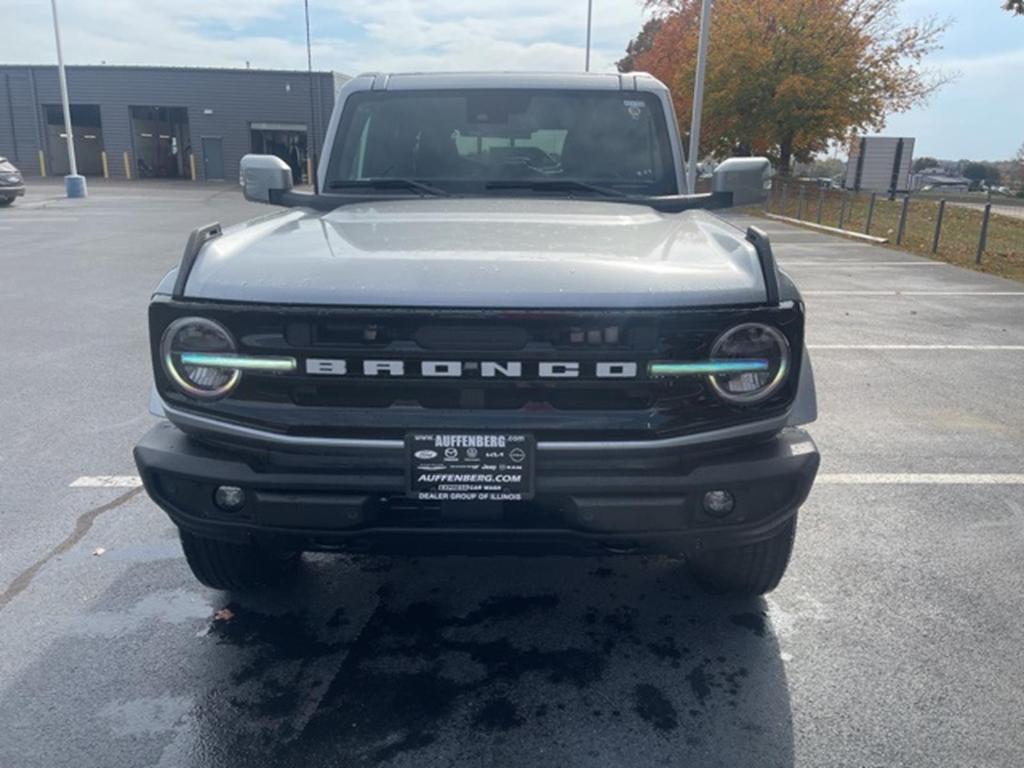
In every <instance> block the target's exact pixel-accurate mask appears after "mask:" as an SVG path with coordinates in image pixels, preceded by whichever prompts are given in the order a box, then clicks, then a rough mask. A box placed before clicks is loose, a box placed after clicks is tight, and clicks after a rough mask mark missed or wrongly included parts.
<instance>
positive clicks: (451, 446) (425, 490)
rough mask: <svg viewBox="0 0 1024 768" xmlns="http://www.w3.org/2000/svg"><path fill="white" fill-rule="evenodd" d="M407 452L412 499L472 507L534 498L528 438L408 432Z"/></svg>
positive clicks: (530, 445)
mask: <svg viewBox="0 0 1024 768" xmlns="http://www.w3.org/2000/svg"><path fill="white" fill-rule="evenodd" d="M405 447H406V455H407V456H408V467H409V483H408V486H409V495H410V496H412V497H413V498H416V499H419V500H421V501H467V502H474V501H523V500H524V499H529V498H532V497H533V466H534V461H533V459H534V442H533V437H532V436H531V435H524V434H518V433H512V434H510V433H501V432H486V433H471V432H412V433H409V434H408V435H406V437H405Z"/></svg>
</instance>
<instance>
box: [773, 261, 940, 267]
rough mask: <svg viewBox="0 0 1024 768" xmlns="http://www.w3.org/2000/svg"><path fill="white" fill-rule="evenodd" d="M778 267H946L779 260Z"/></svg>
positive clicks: (913, 263)
mask: <svg viewBox="0 0 1024 768" xmlns="http://www.w3.org/2000/svg"><path fill="white" fill-rule="evenodd" d="M779 266H781V267H783V268H786V267H858V268H868V269H874V268H876V267H948V266H949V264H946V263H945V262H942V261H877V260H876V261H852V260H851V261H847V260H845V259H833V260H832V261H797V260H796V259H779Z"/></svg>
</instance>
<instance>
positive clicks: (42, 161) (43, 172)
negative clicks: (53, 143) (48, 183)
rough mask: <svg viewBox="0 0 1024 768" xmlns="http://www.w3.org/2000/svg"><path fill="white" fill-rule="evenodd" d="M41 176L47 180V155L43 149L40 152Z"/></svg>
mask: <svg viewBox="0 0 1024 768" xmlns="http://www.w3.org/2000/svg"><path fill="white" fill-rule="evenodd" d="M39 175H40V176H42V177H43V178H44V179H45V178H46V155H44V154H43V150H41V149H40V150H39Z"/></svg>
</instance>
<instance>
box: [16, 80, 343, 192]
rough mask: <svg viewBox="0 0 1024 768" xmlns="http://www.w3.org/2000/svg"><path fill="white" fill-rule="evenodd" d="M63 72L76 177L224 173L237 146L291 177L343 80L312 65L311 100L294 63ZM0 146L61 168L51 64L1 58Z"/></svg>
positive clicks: (233, 166)
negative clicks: (275, 159) (266, 157)
mask: <svg viewBox="0 0 1024 768" xmlns="http://www.w3.org/2000/svg"><path fill="white" fill-rule="evenodd" d="M67 78H68V94H69V97H70V102H71V124H72V132H73V134H74V141H75V155H76V158H77V161H78V170H79V173H82V174H83V175H85V176H92V177H98V176H104V175H107V176H110V177H112V178H126V177H128V178H140V177H143V178H150V177H152V178H166V179H191V178H193V175H194V177H195V178H196V179H199V180H203V179H205V180H219V179H233V178H237V177H238V162H239V160H240V159H241V157H242V155H244V154H246V153H248V152H262V153H269V154H276V155H278V156H280V157H281V158H282V159H283V160H285V162H287V163H288V164H289V165H291V166H292V170H293V174H294V176H295V179H296V182H300V181H303V180H305V178H306V176H307V175H308V168H309V163H308V162H307V161H309V160H310V159H311V158H310V150H311V149H312V150H313V152H314V153H315V155H316V156H317V157H319V155H320V151H321V149H322V147H321V142H322V141H323V136H324V133H325V132H326V129H327V121H328V120H329V118H330V115H331V110H332V109H333V108H334V95H335V93H336V91H337V89H338V88H339V87H340V85H341V83H343V82H344V81H345V80H348V77H347V76H345V75H340V74H338V73H334V72H314V73H313V77H312V87H313V91H312V99H310V77H309V74H308V73H307V72H302V71H289V70H258V69H206V68H198V67H136V66H130V67H129V66H125V67H122V66H80V67H79V66H72V67H67ZM310 136H312V142H311V140H310ZM311 143H312V147H311ZM0 155H5V156H7V157H9V158H10V159H11V160H12V161H13V162H14V163H15V165H17V166H18V167H19V168H20V169H21V170H22V172H23V173H25V174H27V175H41V174H43V173H45V174H46V175H51V176H61V175H64V174H66V173H67V172H68V170H69V168H68V158H67V149H66V137H65V133H64V116H63V111H62V109H61V101H60V91H59V86H58V81H57V68H56V67H54V66H24V65H0Z"/></svg>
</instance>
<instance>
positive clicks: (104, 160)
mask: <svg viewBox="0 0 1024 768" xmlns="http://www.w3.org/2000/svg"><path fill="white" fill-rule="evenodd" d="M100 161H101V162H102V163H103V178H104V179H109V178H110V166H109V165H107V151H106V150H103V151H102V152H100Z"/></svg>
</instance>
